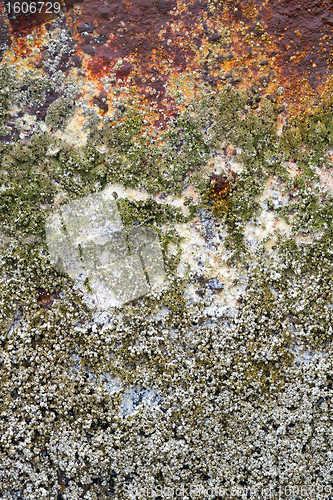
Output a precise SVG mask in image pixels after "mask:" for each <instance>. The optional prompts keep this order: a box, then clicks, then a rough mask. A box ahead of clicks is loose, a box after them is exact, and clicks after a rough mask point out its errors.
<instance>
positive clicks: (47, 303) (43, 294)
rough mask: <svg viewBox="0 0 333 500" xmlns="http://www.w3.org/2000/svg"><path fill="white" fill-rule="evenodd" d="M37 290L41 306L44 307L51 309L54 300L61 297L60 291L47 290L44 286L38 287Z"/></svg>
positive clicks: (38, 301)
mask: <svg viewBox="0 0 333 500" xmlns="http://www.w3.org/2000/svg"><path fill="white" fill-rule="evenodd" d="M36 292H37V294H38V298H37V303H38V305H39V307H42V308H43V309H51V307H52V304H53V302H54V301H55V300H56V299H59V294H58V293H55V292H53V293H51V292H48V291H47V290H44V288H37V289H36Z"/></svg>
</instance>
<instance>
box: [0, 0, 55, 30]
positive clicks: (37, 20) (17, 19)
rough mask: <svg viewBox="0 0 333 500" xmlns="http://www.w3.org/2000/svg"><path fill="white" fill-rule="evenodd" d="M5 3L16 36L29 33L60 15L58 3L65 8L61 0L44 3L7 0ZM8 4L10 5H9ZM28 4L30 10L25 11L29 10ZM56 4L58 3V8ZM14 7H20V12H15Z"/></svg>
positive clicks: (50, 0) (48, 0)
mask: <svg viewBox="0 0 333 500" xmlns="http://www.w3.org/2000/svg"><path fill="white" fill-rule="evenodd" d="M4 4H5V5H6V16H7V17H8V19H9V22H10V26H11V29H12V33H13V35H14V36H21V35H27V34H29V33H31V32H32V31H33V30H34V29H35V28H36V27H37V26H40V25H42V24H44V23H46V22H47V21H50V20H52V19H53V18H54V17H56V16H59V14H58V13H57V12H56V10H58V4H60V5H61V9H62V10H63V5H62V2H61V0H47V1H46V2H44V4H43V5H41V4H38V1H36V2H30V1H28V2H27V1H26V0H9V1H8V0H6V1H5V2H4ZM8 4H10V5H9V6H8ZM27 4H28V7H29V8H28V11H27V12H24V11H25V10H27ZM30 4H31V6H30ZM54 4H57V6H56V8H55V5H54ZM32 6H34V7H36V12H33V10H32V9H33V7H32ZM14 7H15V8H16V9H18V11H19V12H18V13H15V11H14Z"/></svg>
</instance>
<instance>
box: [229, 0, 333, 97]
mask: <svg viewBox="0 0 333 500" xmlns="http://www.w3.org/2000/svg"><path fill="white" fill-rule="evenodd" d="M233 5H234V6H235V7H236V9H238V10H236V11H235V10H233V9H232V10H233V16H234V18H235V19H236V20H237V21H242V22H244V23H245V25H246V26H247V28H248V29H249V32H250V33H251V34H252V36H253V39H254V40H256V41H257V43H259V44H260V43H261V42H262V38H263V35H265V34H266V35H269V36H270V37H272V40H273V42H274V46H271V47H269V46H268V45H267V46H266V47H265V50H266V51H267V57H268V59H269V60H271V61H272V60H273V62H274V67H275V68H276V69H278V70H279V73H280V74H281V75H282V78H283V80H282V81H281V83H282V84H285V85H286V87H291V86H292V85H293V84H294V83H297V82H298V81H300V80H306V81H307V83H308V84H309V85H310V87H311V88H312V89H314V90H315V89H317V88H318V87H319V86H320V85H321V84H323V83H324V81H325V79H326V77H327V74H328V70H329V68H330V67H331V64H332V51H333V39H332V34H333V33H332V29H333V6H332V2H331V1H320V0H298V1H297V2H295V1H290V0H271V1H266V2H263V1H262V0H256V1H246V0H245V1H243V0H242V1H241V2H236V3H233ZM273 58H274V59H273ZM298 90H299V89H298ZM301 94H302V91H301ZM304 94H305V92H304Z"/></svg>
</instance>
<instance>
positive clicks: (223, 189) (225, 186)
mask: <svg viewBox="0 0 333 500" xmlns="http://www.w3.org/2000/svg"><path fill="white" fill-rule="evenodd" d="M229 191H230V185H229V183H228V182H227V180H226V179H225V178H224V177H222V176H221V175H217V174H213V175H212V177H211V197H212V198H213V200H214V199H215V200H220V199H222V198H225V197H226V196H227V195H228V193H229Z"/></svg>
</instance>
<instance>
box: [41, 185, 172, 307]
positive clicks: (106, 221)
mask: <svg viewBox="0 0 333 500" xmlns="http://www.w3.org/2000/svg"><path fill="white" fill-rule="evenodd" d="M45 228H46V239H47V245H48V250H49V254H50V260H51V263H52V265H53V266H54V268H55V269H56V270H57V271H58V272H62V273H67V274H69V275H70V276H71V277H73V278H76V279H81V280H82V277H83V278H84V280H86V285H87V287H89V289H90V291H91V292H92V293H93V294H94V295H95V297H96V302H97V304H98V308H99V309H100V310H103V309H107V308H108V307H112V306H121V305H122V304H125V303H126V302H130V301H132V300H134V299H137V298H139V297H142V296H143V295H145V294H147V293H148V292H149V291H150V289H151V287H155V286H156V285H158V284H159V283H161V282H162V281H163V279H164V277H165V273H164V264H163V256H162V250H161V248H160V244H159V238H158V234H157V233H156V231H154V229H152V228H150V227H142V226H133V227H125V226H123V224H122V220H121V217H120V214H119V211H118V206H117V202H116V201H115V200H113V199H110V198H109V197H108V195H107V193H105V192H101V193H94V194H91V195H88V196H86V197H84V198H80V199H78V200H74V201H72V202H70V203H68V204H67V205H65V206H63V207H61V208H60V209H59V211H58V212H55V213H54V214H52V215H51V216H50V217H48V219H47V220H46V223H45ZM147 278H148V279H147Z"/></svg>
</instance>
